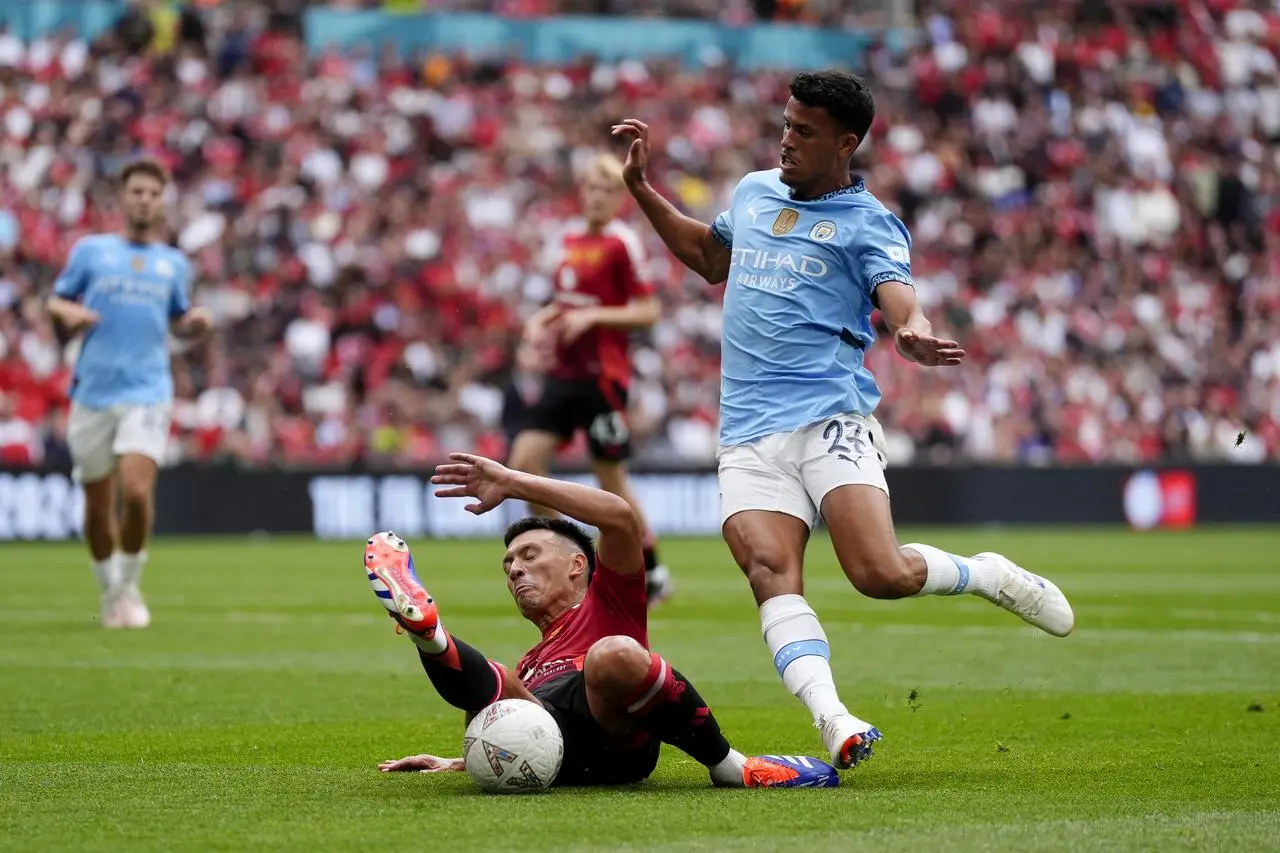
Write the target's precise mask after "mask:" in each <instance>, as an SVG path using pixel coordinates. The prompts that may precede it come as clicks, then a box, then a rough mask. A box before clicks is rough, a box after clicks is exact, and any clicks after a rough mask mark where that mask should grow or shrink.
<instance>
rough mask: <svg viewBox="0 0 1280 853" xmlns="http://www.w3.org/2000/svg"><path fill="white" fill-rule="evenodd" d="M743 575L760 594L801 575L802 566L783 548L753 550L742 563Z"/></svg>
mask: <svg viewBox="0 0 1280 853" xmlns="http://www.w3.org/2000/svg"><path fill="white" fill-rule="evenodd" d="M740 566H741V568H742V573H743V574H744V575H746V576H747V582H748V583H749V584H751V588H752V589H753V590H755V591H756V592H757V593H759V592H760V591H761V590H767V589H770V588H771V587H774V586H776V585H778V584H780V583H785V582H786V581H787V579H788V578H790V577H792V576H794V575H798V574H799V573H800V566H799V564H798V563H796V561H795V560H794V559H792V558H790V557H789V556H788V555H787V554H786V553H785V552H784V551H783V550H782V549H781V548H778V549H773V548H757V549H753V550H752V551H751V553H750V554H749V555H748V556H747V558H746V559H745V560H743V561H742V562H741V563H740Z"/></svg>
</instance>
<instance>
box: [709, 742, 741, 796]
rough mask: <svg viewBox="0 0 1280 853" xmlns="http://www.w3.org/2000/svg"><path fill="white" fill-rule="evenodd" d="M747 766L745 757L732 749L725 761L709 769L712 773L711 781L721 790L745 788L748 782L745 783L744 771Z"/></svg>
mask: <svg viewBox="0 0 1280 853" xmlns="http://www.w3.org/2000/svg"><path fill="white" fill-rule="evenodd" d="M746 764H747V757H746V756H745V755H743V754H742V753H741V752H738V750H736V749H730V750H729V754H728V755H726V756H725V757H724V760H723V761H721V762H720V763H719V764H714V765H711V766H709V767H708V768H707V769H708V770H710V771H711V781H712V782H713V783H714V784H716V785H718V786H720V787H721V788H744V787H746V782H745V781H743V778H742V770H743V768H744V767H746Z"/></svg>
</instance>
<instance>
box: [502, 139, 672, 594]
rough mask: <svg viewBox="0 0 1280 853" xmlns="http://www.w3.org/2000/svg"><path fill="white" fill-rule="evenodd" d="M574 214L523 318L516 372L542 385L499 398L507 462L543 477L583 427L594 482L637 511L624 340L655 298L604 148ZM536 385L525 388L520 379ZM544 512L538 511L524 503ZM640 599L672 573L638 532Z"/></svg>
mask: <svg viewBox="0 0 1280 853" xmlns="http://www.w3.org/2000/svg"><path fill="white" fill-rule="evenodd" d="M581 192H582V220H581V221H580V222H577V223H573V224H572V225H571V227H570V228H569V230H568V231H567V233H566V234H565V235H564V236H563V238H562V240H561V242H560V244H559V245H558V246H557V247H556V258H555V272H554V278H555V282H554V283H555V295H554V298H553V299H552V301H551V303H550V304H549V305H547V306H546V307H544V308H543V309H542V310H540V311H538V313H537V314H535V315H534V316H533V317H531V318H530V319H529V321H528V323H527V324H526V326H525V330H524V338H523V340H522V341H521V347H520V356H519V361H520V365H518V368H519V369H522V370H524V371H526V372H527V371H529V370H530V369H531V368H532V371H533V372H535V373H540V374H541V378H542V381H541V382H537V383H520V384H522V385H523V386H524V387H523V388H522V390H521V391H520V393H519V394H517V395H511V396H509V397H508V404H509V406H510V407H512V408H513V409H514V414H513V413H512V412H511V411H509V412H508V413H507V420H508V429H509V431H510V432H511V433H513V434H514V438H513V440H512V446H511V456H510V460H509V464H510V465H511V467H513V468H515V469H517V470H519V471H525V472H528V473H531V474H542V475H545V474H546V473H547V471H548V468H549V466H550V463H551V459H552V456H553V455H554V454H555V452H556V450H557V449H558V448H559V447H560V446H561V445H562V444H563V443H565V442H567V441H570V440H571V439H572V438H573V437H574V435H575V434H577V433H578V432H579V431H583V432H585V433H586V436H587V445H588V448H589V449H590V452H591V458H592V467H593V468H594V471H595V475H596V479H597V480H598V482H599V483H600V487H601V488H602V489H604V490H605V491H608V492H612V493H613V494H615V495H617V496H618V497H620V498H622V499H623V500H625V501H626V502H627V503H628V504H630V505H631V508H632V510H633V511H634V512H635V513H636V515H637V517H639V518H640V519H641V524H642V525H643V524H644V517H645V516H644V511H643V509H642V508H641V506H640V502H639V501H638V500H637V499H636V496H635V493H634V492H633V491H632V489H631V484H630V482H629V480H628V478H627V468H626V462H627V459H628V458H630V456H631V432H630V429H629V428H628V426H627V392H628V388H629V386H630V383H631V357H630V351H629V350H630V344H629V339H630V336H631V333H632V332H633V331H635V330H637V329H647V328H649V327H650V326H652V325H653V324H654V323H655V322H657V320H658V313H659V305H658V298H657V296H655V295H654V292H653V288H652V286H651V285H650V284H649V283H648V282H647V281H646V280H645V278H644V274H643V272H642V266H643V263H644V259H643V248H642V247H641V244H640V239H639V237H637V236H636V234H635V232H634V231H632V230H631V229H630V228H628V227H627V226H626V225H625V224H624V223H622V222H621V221H619V220H618V219H616V218H615V217H616V216H617V215H618V211H619V209H620V208H621V206H622V203H623V201H624V200H625V198H626V196H627V191H626V186H625V185H624V184H623V181H622V164H621V163H619V162H618V160H617V159H616V158H614V157H613V156H611V155H608V154H602V155H600V156H599V157H597V158H595V159H594V160H593V161H592V162H591V164H590V166H589V168H588V169H587V171H586V174H585V175H584V177H583V180H582V185H581ZM530 384H532V387H533V388H534V389H536V390H534V391H532V392H531V391H530V390H529V387H528V386H529V385H530ZM532 510H533V512H534V513H536V514H539V515H546V514H547V510H546V508H545V507H539V506H536V505H535V506H533V507H532ZM644 558H645V573H646V574H645V578H646V595H647V598H648V600H649V603H650V605H653V604H656V603H658V602H659V601H661V600H663V599H665V598H666V597H668V596H669V595H670V593H671V588H672V587H671V574H670V572H669V571H668V570H667V568H666V567H665V566H663V565H661V564H660V563H659V561H658V558H657V553H656V549H655V542H654V538H653V536H652V534H651V533H649V532H648V531H647V528H646V536H645V549H644Z"/></svg>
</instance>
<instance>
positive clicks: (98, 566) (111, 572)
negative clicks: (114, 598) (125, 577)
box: [93, 551, 120, 592]
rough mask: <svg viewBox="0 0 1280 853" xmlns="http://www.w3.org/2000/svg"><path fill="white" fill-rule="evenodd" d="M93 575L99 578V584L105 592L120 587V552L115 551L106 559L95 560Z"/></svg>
mask: <svg viewBox="0 0 1280 853" xmlns="http://www.w3.org/2000/svg"><path fill="white" fill-rule="evenodd" d="M93 576H94V577H95V578H97V579H98V586H99V587H101V588H102V591H103V592H108V591H110V590H112V589H114V588H116V587H118V586H119V585H120V552H119V551H116V552H113V553H112V554H111V556H110V557H107V558H106V559H105V560H94V561H93Z"/></svg>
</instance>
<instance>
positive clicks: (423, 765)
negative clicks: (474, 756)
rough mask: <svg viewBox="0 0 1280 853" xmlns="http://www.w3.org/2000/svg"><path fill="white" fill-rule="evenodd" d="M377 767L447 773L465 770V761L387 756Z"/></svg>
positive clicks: (384, 770)
mask: <svg viewBox="0 0 1280 853" xmlns="http://www.w3.org/2000/svg"><path fill="white" fill-rule="evenodd" d="M378 769H379V770H381V771H382V772H383V773H447V772H456V771H459V770H466V769H467V763H466V762H465V761H463V760H462V759H461V758H440V757H438V756H435V755H409V756H406V757H404V758H396V759H390V758H388V759H387V760H386V761H383V762H381V763H380V764H378Z"/></svg>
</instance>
